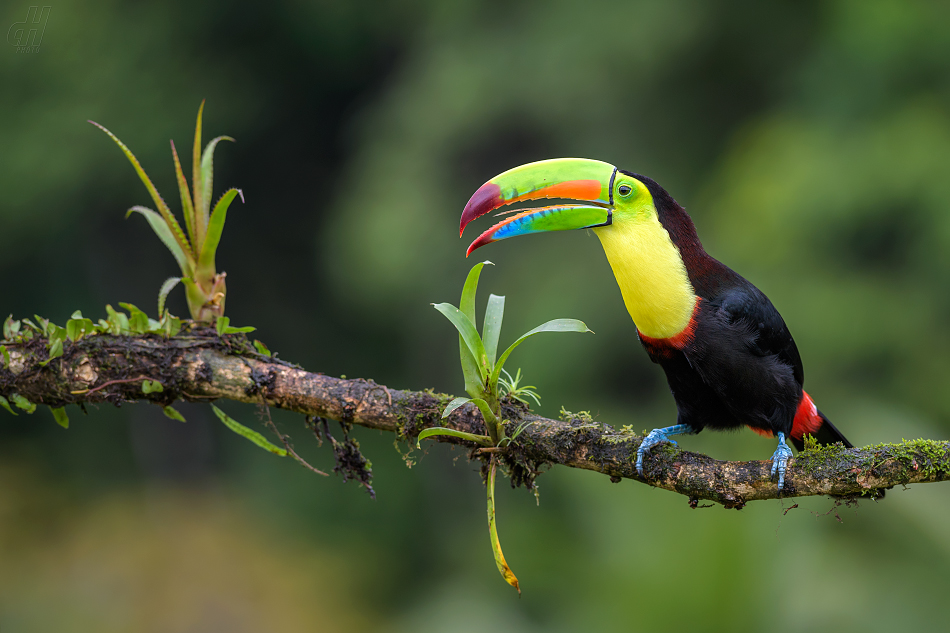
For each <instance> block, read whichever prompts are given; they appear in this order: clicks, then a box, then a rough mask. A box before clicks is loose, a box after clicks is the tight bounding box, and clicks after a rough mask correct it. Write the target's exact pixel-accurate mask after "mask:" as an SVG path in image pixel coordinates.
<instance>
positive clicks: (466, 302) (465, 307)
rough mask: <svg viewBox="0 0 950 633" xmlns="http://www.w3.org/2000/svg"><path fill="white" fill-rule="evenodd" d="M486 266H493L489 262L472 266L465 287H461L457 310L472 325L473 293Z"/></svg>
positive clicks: (473, 311)
mask: <svg viewBox="0 0 950 633" xmlns="http://www.w3.org/2000/svg"><path fill="white" fill-rule="evenodd" d="M486 264H488V265H489V266H494V264H492V263H491V262H490V261H487V260H486V261H483V262H479V263H477V264H475V265H474V266H472V269H471V270H470V271H468V276H467V277H466V278H465V285H463V286H462V297H461V299H459V310H461V311H462V314H464V315H465V316H467V317H468V320H469V321H471V322H472V323H474V322H475V291H476V290H478V278H479V276H480V275H481V274H482V268H484V267H485V265H486Z"/></svg>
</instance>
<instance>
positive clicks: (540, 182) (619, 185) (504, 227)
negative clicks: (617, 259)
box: [459, 158, 657, 254]
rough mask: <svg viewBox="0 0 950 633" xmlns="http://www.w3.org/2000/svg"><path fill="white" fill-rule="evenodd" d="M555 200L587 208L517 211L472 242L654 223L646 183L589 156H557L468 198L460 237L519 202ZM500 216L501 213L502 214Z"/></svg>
mask: <svg viewBox="0 0 950 633" xmlns="http://www.w3.org/2000/svg"><path fill="white" fill-rule="evenodd" d="M541 198H559V199H568V200H577V201H579V202H580V201H583V202H585V203H586V204H558V205H554V206H548V207H536V208H530V209H518V210H516V211H513V212H507V213H514V215H512V216H511V217H509V218H507V219H505V220H503V221H501V222H499V223H498V224H496V225H494V226H493V227H491V228H490V229H488V230H487V231H485V232H484V233H482V234H481V235H480V236H478V238H477V239H476V240H475V241H474V242H472V244H471V246H469V247H468V253H467V254H471V252H472V251H474V250H475V249H476V248H479V247H480V246H484V245H485V244H490V243H491V242H497V241H498V240H503V239H505V238H508V237H515V236H518V235H527V234H529V233H540V232H543V231H566V230H570V229H588V228H597V227H607V226H611V225H613V224H619V223H623V224H626V223H632V222H638V221H651V220H652V221H655V220H656V219H657V218H656V214H657V211H656V207H655V205H654V202H653V196H652V195H651V194H650V191H649V189H648V188H647V186H646V184H644V182H642V181H641V180H639V179H638V178H637V177H636V176H634V175H633V174H631V173H628V172H624V171H621V170H619V169H617V168H616V167H614V166H613V165H611V164H609V163H605V162H602V161H599V160H590V159H587V158H555V159H551V160H542V161H538V162H536V163H528V164H527V165H521V166H520V167H515V168H514V169H509V170H508V171H506V172H504V173H503V174H499V175H498V176H495V177H494V178H492V179H491V180H489V181H488V182H486V183H485V184H484V185H482V186H481V187H479V189H478V191H476V192H475V194H474V195H473V196H472V197H471V199H470V200H469V201H468V204H466V205H465V209H464V210H463V211H462V220H461V223H460V225H459V236H461V235H462V232H464V231H465V227H466V226H467V225H468V223H469V222H471V221H472V220H474V219H475V218H478V217H480V216H483V215H485V214H486V213H490V212H491V211H494V210H495V209H498V208H499V207H503V206H505V205H508V204H512V203H514V202H519V201H521V200H537V199H541ZM503 213H504V212H503Z"/></svg>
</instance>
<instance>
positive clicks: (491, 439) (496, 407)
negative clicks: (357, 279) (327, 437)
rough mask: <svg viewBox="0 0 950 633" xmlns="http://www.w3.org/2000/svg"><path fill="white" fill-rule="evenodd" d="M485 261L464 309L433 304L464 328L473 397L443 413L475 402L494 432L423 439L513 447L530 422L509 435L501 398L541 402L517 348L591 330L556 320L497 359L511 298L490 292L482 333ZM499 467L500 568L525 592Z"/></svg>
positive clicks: (491, 516) (466, 290)
mask: <svg viewBox="0 0 950 633" xmlns="http://www.w3.org/2000/svg"><path fill="white" fill-rule="evenodd" d="M485 264H491V262H481V263H480V264H475V266H473V267H472V270H471V271H469V273H468V277H467V278H466V280H465V285H464V286H463V287H462V297H461V300H460V301H459V307H458V308H456V307H455V306H453V305H452V304H450V303H439V304H433V305H434V306H435V309H436V310H438V311H439V312H441V313H442V314H443V316H445V318H447V319H448V320H449V321H450V322H451V323H452V325H454V326H455V329H456V330H458V333H459V359H460V361H461V364H462V375H463V376H464V378H465V391H466V392H468V395H469V396H470V397H469V398H455V399H454V400H452V401H451V402H450V403H449V404H448V405H446V407H445V410H444V411H443V412H442V418H443V419H445V418H447V417H448V416H449V415H451V414H452V413H453V412H454V411H455V410H456V409H458V408H459V407H461V406H462V405H464V404H466V403H469V402H471V403H472V404H474V405H475V406H477V407H478V409H479V411H481V413H482V417H483V418H484V419H485V427H486V428H487V429H488V435H487V436H486V435H473V434H471V433H464V432H462V431H457V430H455V429H450V428H444V427H436V428H428V429H426V430H424V431H422V432H421V433H420V434H419V440H423V439H425V438H427V437H433V436H436V435H449V436H452V437H458V438H461V439H464V440H468V441H470V442H473V443H475V444H478V445H480V446H493V447H498V448H502V447H505V446H508V445H509V444H510V443H511V442H512V441H513V440H514V439H515V438H517V437H518V436H519V435H520V434H521V433H522V431H524V430H525V428H527V426H528V424H529V423H525V424H522V425H520V426H519V427H518V429H517V430H516V431H515V433H513V434H512V436H511V437H507V436H506V435H505V425H504V420H502V419H501V398H502V397H503V396H505V395H510V396H511V397H513V398H515V399H517V400H520V401H521V402H524V403H525V404H527V402H526V401H525V400H524V398H531V399H533V400H534V401H535V402H537V403H538V404H539V405H540V398H539V396H538V393H537V391H535V389H536V387H534V386H531V385H524V386H522V385H521V384H520V383H521V370H520V369H519V370H518V371H517V372H516V373H515V377H514V378H512V377H511V374H509V373H508V372H506V371H505V369H504V365H505V361H507V360H508V357H509V356H511V353H512V352H513V351H514V350H515V348H516V347H518V346H519V345H521V343H523V342H524V341H525V340H526V339H527V338H529V337H531V336H534V335H535V334H540V333H541V332H590V330H589V329H588V328H587V326H586V325H584V323H583V322H582V321H578V320H577V319H554V320H553V321H548V322H547V323H544V324H542V325H539V326H538V327H536V328H534V329H533V330H530V331H528V332H526V333H525V334H523V335H521V336H520V337H519V338H517V339H516V340H515V342H514V343H512V344H511V345H509V346H508V348H507V349H506V350H505V351H504V352H503V353H502V354H501V356H500V357H497V360H496V356H497V353H498V340H499V338H500V335H501V323H502V320H503V318H504V313H505V298H504V297H500V296H498V295H490V296H489V297H488V306H487V307H486V309H485V320H484V325H483V326H482V332H481V334H479V333H478V330H477V329H476V327H475V291H476V290H477V289H478V278H479V276H480V275H481V272H482V268H484V266H485ZM502 374H504V377H502ZM417 446H418V442H417ZM497 468H498V465H497V457H496V456H495V454H494V453H492V454H491V456H490V458H489V467H488V480H487V481H486V488H487V489H488V532H489V537H490V538H491V545H492V551H493V552H494V554H495V564H496V565H497V566H498V571H499V572H500V573H501V575H502V577H503V578H504V579H505V582H507V583H508V584H509V585H511V586H512V587H514V588H515V589H517V590H518V593H519V594H520V593H521V588H520V587H519V586H518V579H517V578H516V577H515V574H514V572H512V571H511V568H510V567H509V566H508V563H507V562H506V561H505V556H504V554H502V551H501V543H500V542H499V540H498V531H497V529H496V526H495V473H496V471H497Z"/></svg>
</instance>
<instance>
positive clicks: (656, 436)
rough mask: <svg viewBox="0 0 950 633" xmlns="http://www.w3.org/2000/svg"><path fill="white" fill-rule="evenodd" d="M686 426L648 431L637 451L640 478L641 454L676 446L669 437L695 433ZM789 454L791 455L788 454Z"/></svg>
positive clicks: (641, 467)
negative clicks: (669, 445)
mask: <svg viewBox="0 0 950 633" xmlns="http://www.w3.org/2000/svg"><path fill="white" fill-rule="evenodd" d="M695 432H696V431H694V430H693V427H691V426H690V425H688V424H677V425H676V426H668V427H666V428H665V429H653V430H652V431H650V434H649V435H647V436H646V437H645V438H643V441H642V442H640V448H638V449H637V474H639V475H640V476H641V477H642V476H643V454H644V453H646V452H647V451H648V450H650V449H651V448H653V447H654V446H656V445H657V444H663V443H664V442H669V443H670V444H672V445H673V446H676V442H674V441H673V440H671V439H670V436H671V435H681V434H684V433H695ZM789 454H791V453H789Z"/></svg>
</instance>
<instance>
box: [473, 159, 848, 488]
mask: <svg viewBox="0 0 950 633" xmlns="http://www.w3.org/2000/svg"><path fill="white" fill-rule="evenodd" d="M539 198H559V199H571V200H577V201H584V202H585V203H584V204H557V205H555V206H548V207H541V208H531V209H524V210H519V211H518V212H516V213H514V214H513V215H511V217H509V218H507V219H505V220H503V221H502V222H499V223H498V224H496V225H495V226H493V227H491V228H490V229H488V230H487V231H485V232H484V233H482V234H481V235H480V236H479V237H478V238H477V239H476V240H475V241H474V242H472V245H471V246H469V248H468V253H471V252H472V251H473V250H475V249H476V248H479V247H480V246H484V245H485V244H489V243H491V242H496V241H498V240H503V239H505V238H508V237H515V236H517V235H526V234H528V233H539V232H542V231H563V230H568V229H593V231H594V233H595V234H596V235H597V237H599V238H600V242H601V244H602V245H603V247H604V251H605V252H606V254H607V260H608V261H609V262H610V267H611V268H612V269H613V272H614V276H615V277H616V278H617V283H618V284H619V285H620V292H621V294H622V295H623V300H624V303H625V304H626V306H627V311H628V312H629V313H630V316H631V317H632V318H633V321H634V324H635V325H636V327H637V333H638V334H639V337H640V342H641V343H642V344H643V347H644V348H645V349H646V351H647V354H649V355H650V359H651V360H653V362H654V363H658V364H659V365H660V366H661V367H663V370H664V371H665V372H666V378H667V381H668V382H669V385H670V391H672V392H673V398H674V399H675V400H676V406H677V409H678V418H677V424H676V425H675V426H669V427H666V428H662V429H654V430H653V431H652V432H651V433H650V434H649V435H648V436H647V437H646V438H645V439H644V440H643V442H642V443H641V445H640V448H639V449H638V451H637V471H638V472H639V473H640V474H641V475H643V456H644V454H645V452H646V451H648V450H649V449H650V448H652V447H653V446H655V445H657V444H660V443H662V442H667V441H672V440H670V439H669V436H671V435H676V434H681V433H698V432H700V431H701V430H703V429H704V428H706V427H709V428H712V429H720V430H721V429H733V428H737V427H740V426H743V425H745V426H748V427H749V428H751V429H752V430H753V431H756V432H757V433H760V434H762V435H766V436H769V437H772V436H778V448H777V449H776V450H775V453H774V454H773V455H772V475H773V476H774V475H775V474H776V473H778V487H779V489H780V490H781V489H782V488H783V486H784V483H785V469H786V462H787V461H788V459H789V457H791V455H792V451H791V449H790V448H789V447H788V446H787V445H786V444H785V439H786V438H790V439H791V440H792V443H793V444H795V446H796V448H798V449H799V450H801V449H802V445H803V439H804V436H805V435H806V434H812V435H813V436H814V437H815V439H817V440H818V442H819V443H822V444H830V443H834V442H842V443H843V444H844V445H845V446H846V447H850V446H851V443H850V442H848V440H847V439H845V438H844V436H843V435H842V434H841V433H840V432H839V431H838V429H836V428H835V427H834V426H833V425H832V424H831V422H829V421H828V418H826V417H825V416H824V415H823V414H822V413H821V412H820V411H819V410H818V409H817V408H816V407H815V405H814V403H813V402H812V399H811V398H810V397H809V396H808V394H807V393H805V392H804V391H803V390H802V383H803V381H804V374H803V371H802V360H801V357H800V356H799V354H798V348H797V347H796V346H795V341H794V340H792V335H791V334H789V331H788V328H787V327H786V326H785V322H784V321H783V320H782V317H781V315H779V313H778V311H777V310H776V309H775V308H774V307H773V306H772V302H771V301H769V299H768V297H766V296H765V295H764V294H763V293H762V292H761V291H760V290H759V289H758V288H756V287H755V286H753V285H752V284H751V283H749V282H748V281H746V280H745V279H744V278H743V277H741V276H740V275H739V274H737V273H736V272H734V271H733V270H732V269H730V268H728V267H727V266H725V265H723V264H721V263H720V262H718V261H717V260H715V259H713V258H712V257H710V256H709V255H708V254H707V253H706V251H705V250H703V246H702V244H700V242H699V238H698V237H697V236H696V229H695V228H694V226H693V222H692V220H691V219H690V217H689V215H687V214H686V211H685V210H684V209H683V207H681V206H680V205H679V204H677V202H676V201H675V200H674V199H673V198H672V197H671V196H670V195H669V194H668V193H667V192H666V191H664V190H663V188H662V187H660V186H659V185H658V184H657V183H655V182H654V181H653V180H651V179H649V178H646V177H644V176H641V175H639V174H635V173H632V172H629V171H623V170H621V169H617V168H616V167H614V166H613V165H610V164H608V163H604V162H601V161H596V160H588V159H583V158H559V159H554V160H544V161H539V162H536V163H529V164H527V165H522V166H520V167H515V168H514V169H510V170H508V171H506V172H504V173H503V174H500V175H498V176H496V177H495V178H492V179H491V180H489V181H488V182H486V183H485V184H484V185H482V186H481V187H480V188H479V189H478V191H476V192H475V194H474V195H473V196H472V197H471V199H470V200H469V201H468V204H466V205H465V210H464V211H463V212H462V220H461V225H460V227H459V235H461V233H462V232H463V231H464V230H465V227H466V225H468V223H469V222H471V221H472V220H474V219H475V218H477V217H479V216H482V215H484V214H486V213H489V212H490V211H493V210H495V209H497V208H499V207H502V206H504V205H506V204H511V203H514V202H517V201H520V200H534V199H539Z"/></svg>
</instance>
